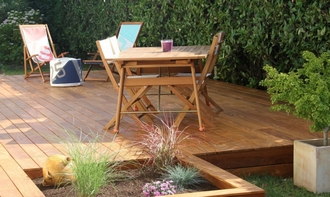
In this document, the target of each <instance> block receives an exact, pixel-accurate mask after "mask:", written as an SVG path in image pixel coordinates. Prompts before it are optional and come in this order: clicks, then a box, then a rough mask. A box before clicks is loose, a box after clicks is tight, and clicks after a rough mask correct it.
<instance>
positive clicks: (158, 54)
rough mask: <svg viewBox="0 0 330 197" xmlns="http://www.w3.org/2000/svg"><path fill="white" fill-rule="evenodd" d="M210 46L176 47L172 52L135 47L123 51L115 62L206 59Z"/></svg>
mask: <svg viewBox="0 0 330 197" xmlns="http://www.w3.org/2000/svg"><path fill="white" fill-rule="evenodd" d="M209 49H210V46H174V47H173V49H172V51H170V52H163V51H162V48H161V47H134V48H129V49H126V50H124V51H121V52H120V53H119V54H118V55H116V56H114V57H113V58H112V60H114V61H148V60H151V61H152V60H171V59H175V60H180V59H203V58H206V57H207V55H208V52H209Z"/></svg>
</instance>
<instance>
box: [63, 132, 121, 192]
mask: <svg viewBox="0 0 330 197" xmlns="http://www.w3.org/2000/svg"><path fill="white" fill-rule="evenodd" d="M67 134H68V136H69V138H68V140H67V141H66V142H64V143H65V145H66V147H67V151H68V153H69V155H70V157H71V158H72V160H73V167H72V171H73V175H74V176H75V178H76V181H75V182H73V183H72V184H73V187H74V190H75V193H76V194H77V196H82V197H85V196H86V197H87V196H97V194H98V192H99V190H100V188H101V187H102V186H104V185H106V184H113V183H114V182H115V181H117V180H119V179H122V177H123V175H122V173H121V171H120V170H119V167H120V164H121V162H119V161H115V157H116V155H117V153H118V152H117V151H116V152H111V151H110V149H109V148H104V147H103V144H102V143H101V141H102V138H100V136H98V135H96V136H95V134H94V133H93V134H91V135H90V136H86V137H84V138H83V139H80V138H77V137H76V136H75V135H73V134H71V133H70V132H68V131H67ZM84 142H85V143H84ZM114 187H115V186H114Z"/></svg>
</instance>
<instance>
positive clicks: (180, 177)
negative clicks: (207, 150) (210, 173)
mask: <svg viewBox="0 0 330 197" xmlns="http://www.w3.org/2000/svg"><path fill="white" fill-rule="evenodd" d="M162 178H163V179H165V180H172V181H173V182H174V184H175V185H176V186H177V188H178V190H182V189H188V188H192V187H194V186H197V185H198V184H200V183H202V182H204V181H205V180H204V179H203V178H202V177H201V176H200V175H199V170H198V169H197V168H195V167H193V166H183V165H181V164H177V165H175V166H166V167H165V169H164V172H162Z"/></svg>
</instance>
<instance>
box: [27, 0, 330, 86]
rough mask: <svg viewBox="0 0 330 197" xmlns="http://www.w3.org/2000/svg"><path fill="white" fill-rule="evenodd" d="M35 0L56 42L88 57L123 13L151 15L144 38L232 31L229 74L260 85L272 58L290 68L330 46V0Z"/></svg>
mask: <svg viewBox="0 0 330 197" xmlns="http://www.w3.org/2000/svg"><path fill="white" fill-rule="evenodd" d="M27 1H29V2H30V6H31V7H33V8H36V9H40V10H41V11H42V12H43V14H44V15H45V17H44V18H45V20H46V21H45V22H46V23H47V24H48V25H49V28H50V31H51V33H52V37H53V40H54V42H55V43H56V44H57V47H58V49H59V50H60V51H69V52H70V56H72V57H80V58H82V59H84V58H87V55H86V54H87V52H94V51H96V45H95V41H96V40H97V39H103V38H105V37H108V36H111V35H114V34H115V31H116V29H117V27H118V24H119V23H120V22H121V21H143V22H144V26H143V29H142V32H141V35H140V37H139V40H138V43H137V44H138V46H160V40H161V39H164V38H172V39H173V40H174V43H175V45H203V44H210V42H211V39H212V36H213V35H214V34H215V33H216V32H218V31H224V32H225V33H226V37H225V42H224V44H223V49H222V54H221V57H220V59H219V62H218V75H219V76H220V78H221V80H224V81H227V82H231V83H236V84H240V85H246V86H250V87H258V84H259V81H260V80H262V79H263V78H264V71H263V70H262V67H263V66H264V65H265V64H269V65H272V66H274V67H276V68H277V69H278V70H279V71H282V72H286V71H289V70H295V69H296V68H298V67H301V65H302V62H303V59H302V58H301V52H302V51H304V50H309V51H311V52H314V53H315V54H316V55H318V54H321V53H322V52H325V51H327V50H329V49H330V47H329V37H330V11H329V10H330V9H329V8H330V1H329V0H319V1H312V0H300V1H296V0H292V1H283V0H268V1H266V0H250V1H235V0H161V1H160V0H97V1H96V0H95V1H91V0H79V1H75V0H57V1H53V0H44V1H42V2H35V1H32V0H27Z"/></svg>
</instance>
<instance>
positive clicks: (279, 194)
mask: <svg viewBox="0 0 330 197" xmlns="http://www.w3.org/2000/svg"><path fill="white" fill-rule="evenodd" d="M244 179H245V180H246V181H248V182H250V183H252V184H254V185H256V186H258V187H260V188H262V189H264V190H265V191H266V197H329V196H330V194H329V193H322V194H315V193H313V192H310V191H308V190H306V189H305V188H301V187H297V186H295V185H294V184H293V179H292V178H281V177H274V176H271V175H251V176H247V177H245V178H244Z"/></svg>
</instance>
